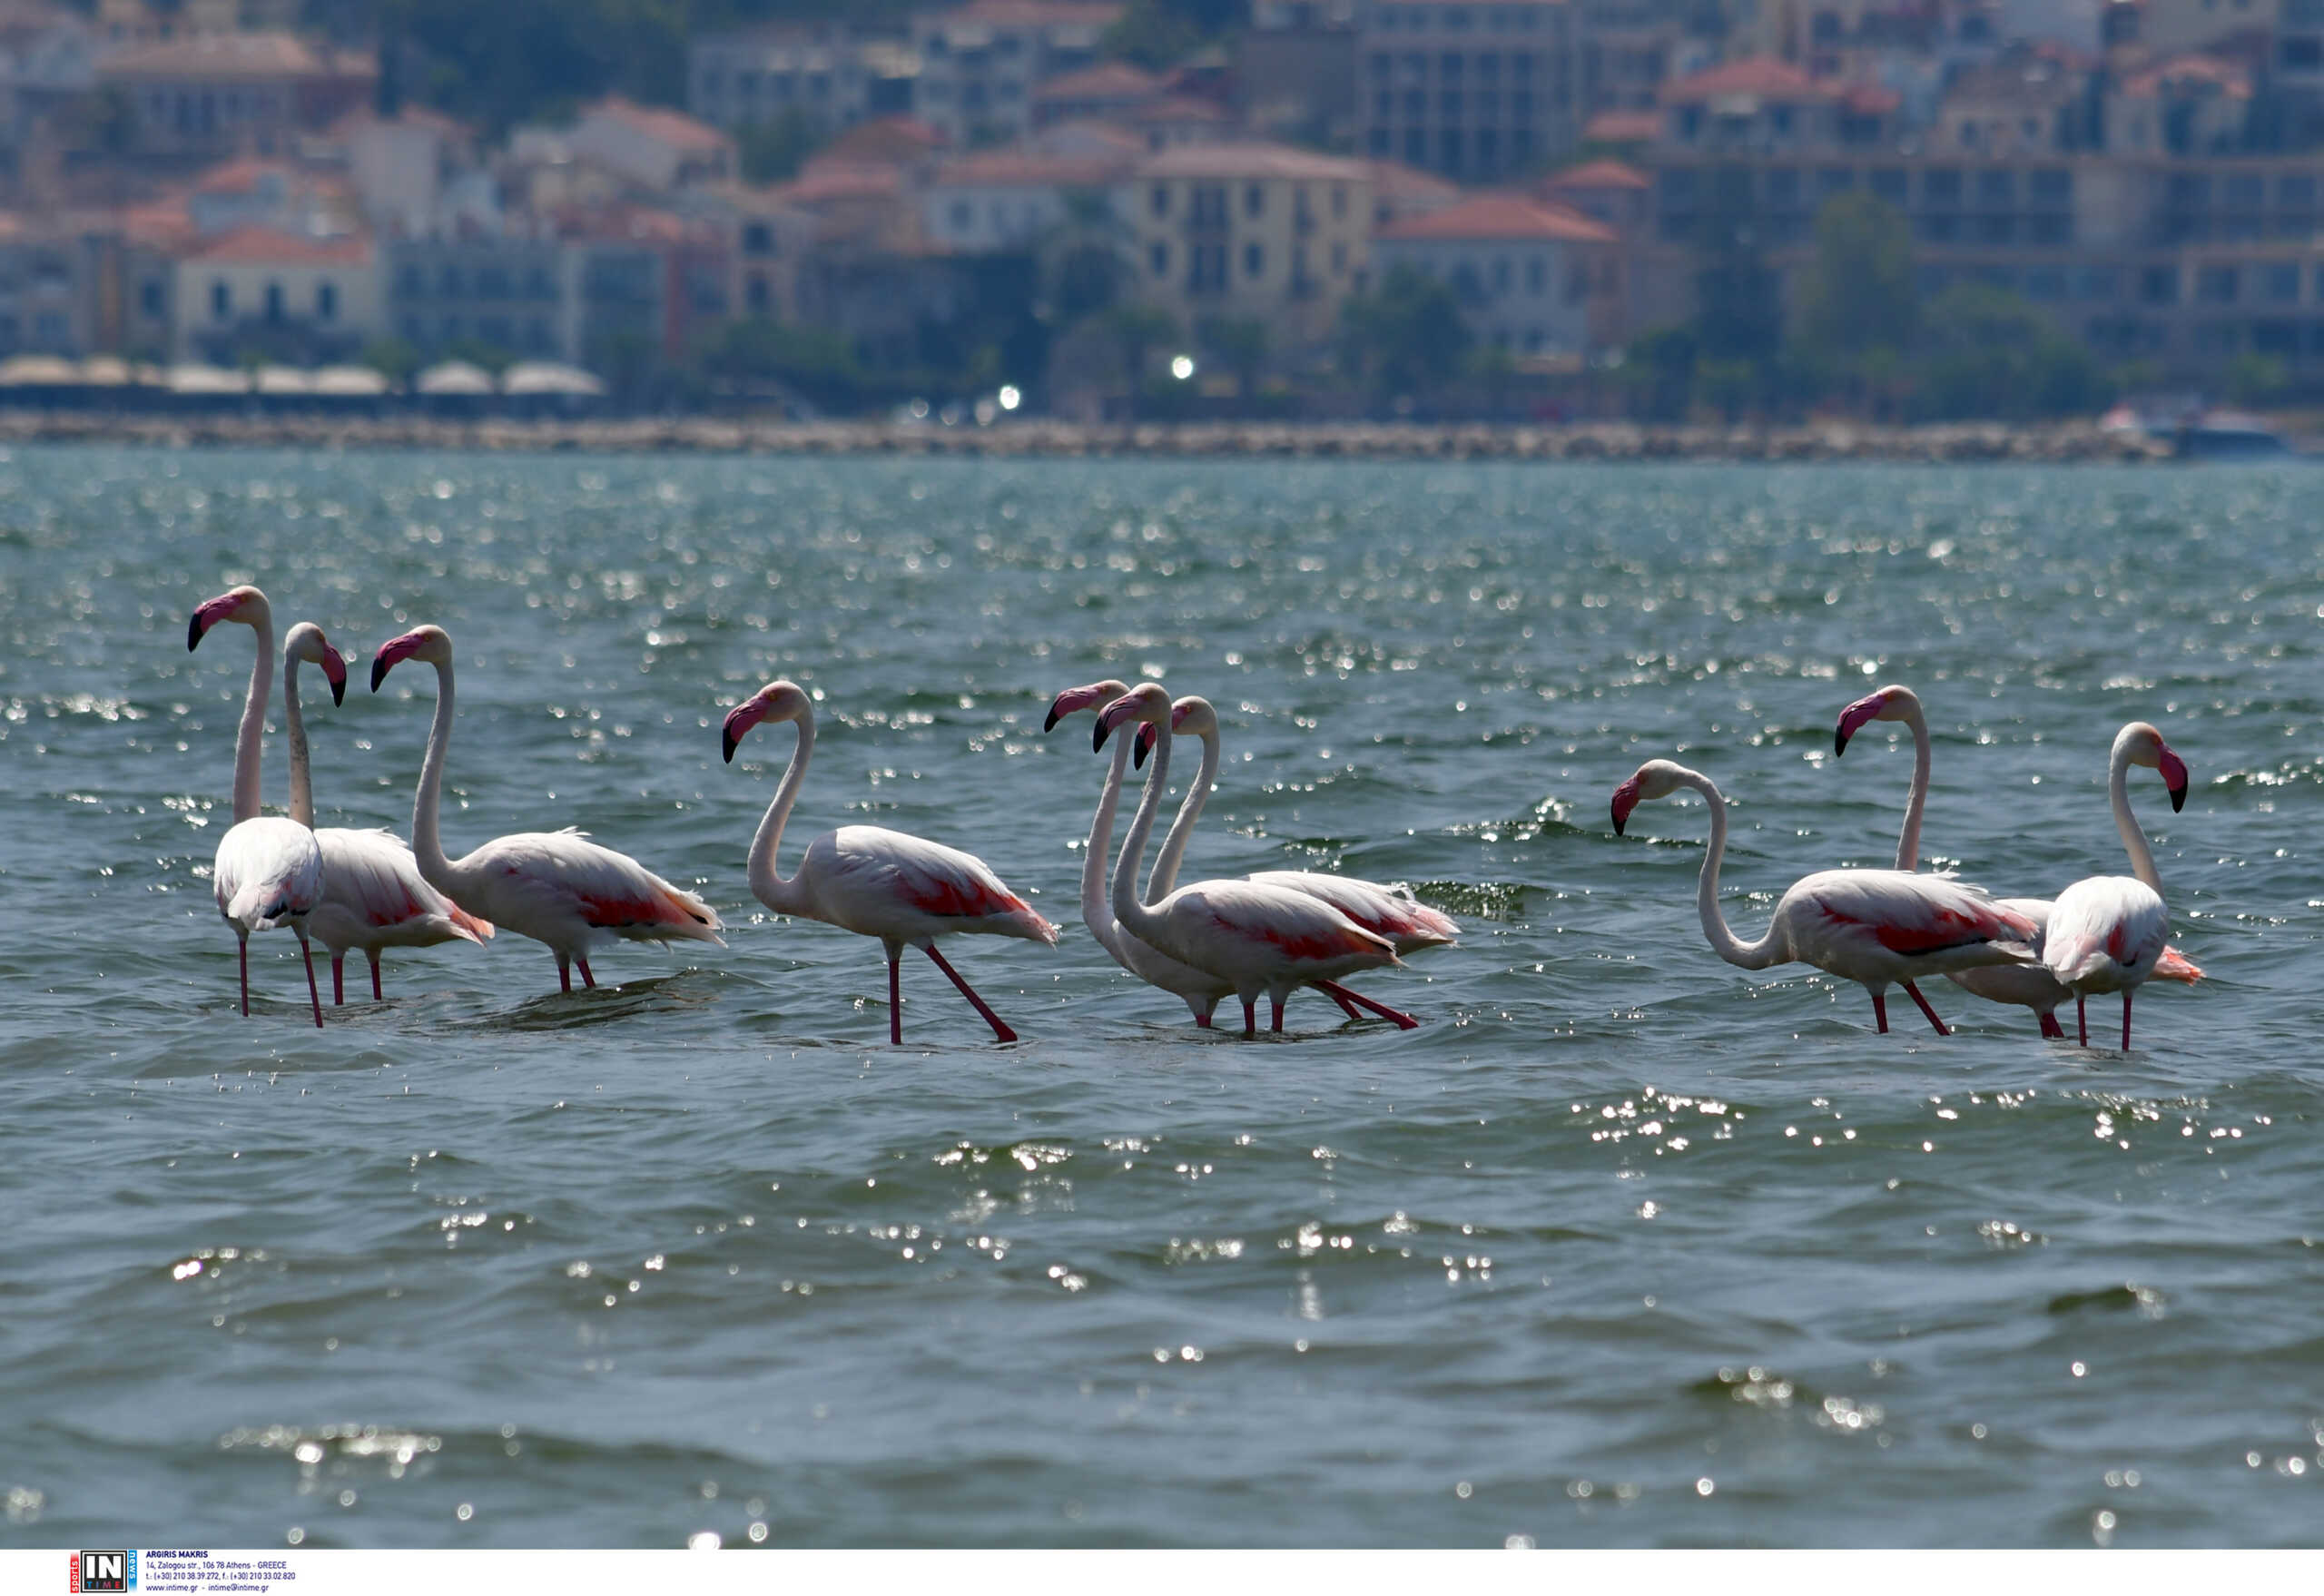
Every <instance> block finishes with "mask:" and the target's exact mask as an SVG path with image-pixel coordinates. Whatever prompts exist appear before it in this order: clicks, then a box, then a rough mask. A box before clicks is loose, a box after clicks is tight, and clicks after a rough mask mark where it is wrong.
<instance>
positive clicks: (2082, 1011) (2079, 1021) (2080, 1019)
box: [2073, 992, 2090, 1048]
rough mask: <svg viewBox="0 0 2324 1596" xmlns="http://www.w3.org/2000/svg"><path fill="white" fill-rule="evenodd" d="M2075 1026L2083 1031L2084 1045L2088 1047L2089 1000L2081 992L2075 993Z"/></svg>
mask: <svg viewBox="0 0 2324 1596" xmlns="http://www.w3.org/2000/svg"><path fill="white" fill-rule="evenodd" d="M2073 1028H2074V1030H2078V1031H2080V1032H2081V1033H2082V1045H2083V1047H2085V1048H2086V1047H2088V1046H2089V1045H2090V1008H2089V1000H2087V999H2085V998H2084V997H2083V995H2082V994H2081V993H2080V992H2076V993H2075V994H2074V995H2073Z"/></svg>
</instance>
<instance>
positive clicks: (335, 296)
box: [174, 227, 384, 366]
mask: <svg viewBox="0 0 2324 1596" xmlns="http://www.w3.org/2000/svg"><path fill="white" fill-rule="evenodd" d="M174 297H175V300H176V303H177V318H176V335H177V339H176V343H177V347H176V350H175V356H176V358H177V359H179V360H206V361H209V362H211V363H212V364H215V365H221V366H231V365H234V364H237V363H238V362H239V361H241V360H243V359H244V358H245V357H248V356H261V357H263V358H264V359H266V360H271V361H281V362H282V363H285V364H289V365H296V366H317V365H327V364H330V363H331V362H334V361H340V360H352V359H353V358H354V357H355V356H356V355H357V354H358V353H359V352H360V351H361V350H362V348H363V346H364V345H365V344H367V343H369V342H370V341H371V340H374V339H376V338H378V337H379V335H380V333H381V332H382V331H383V330H384V320H383V317H382V314H381V310H382V305H381V296H380V292H379V264H378V259H377V256H376V254H375V253H374V251H373V249H372V244H371V241H370V240H369V239H368V238H363V237H341V238H310V237H305V236H301V235H300V234H296V233H288V232H274V231H272V230H271V229H268V228H263V227H244V228H238V229H236V230H235V231H234V232H229V233H226V234H224V235H222V236H221V237H218V238H212V239H205V240H202V241H200V242H198V243H196V244H194V245H192V247H191V248H190V249H189V250H188V251H186V252H185V253H184V254H183V255H182V257H180V259H179V261H178V263H177V273H176V283H175V295H174Z"/></svg>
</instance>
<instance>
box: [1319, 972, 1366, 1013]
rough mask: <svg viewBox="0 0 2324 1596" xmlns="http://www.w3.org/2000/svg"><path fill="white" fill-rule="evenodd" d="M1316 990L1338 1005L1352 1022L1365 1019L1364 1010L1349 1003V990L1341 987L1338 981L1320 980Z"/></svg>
mask: <svg viewBox="0 0 2324 1596" xmlns="http://www.w3.org/2000/svg"><path fill="white" fill-rule="evenodd" d="M1315 990H1317V991H1319V992H1321V993H1323V994H1324V996H1325V997H1327V998H1329V999H1330V1000H1332V1001H1333V1002H1334V1003H1337V1004H1338V1005H1339V1006H1340V1012H1341V1013H1343V1014H1344V1015H1346V1016H1347V1017H1348V1018H1349V1019H1350V1020H1361V1019H1363V1018H1364V1010H1361V1009H1358V1008H1357V1007H1356V1006H1355V1005H1354V1003H1352V1002H1350V1001H1348V995H1347V989H1346V988H1345V987H1344V986H1341V985H1339V984H1338V983H1337V982H1336V981H1328V980H1319V981H1317V982H1316V983H1315Z"/></svg>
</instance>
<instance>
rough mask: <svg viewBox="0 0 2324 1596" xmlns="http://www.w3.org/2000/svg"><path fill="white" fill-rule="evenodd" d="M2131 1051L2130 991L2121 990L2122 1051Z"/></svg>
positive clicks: (2127, 988)
mask: <svg viewBox="0 0 2324 1596" xmlns="http://www.w3.org/2000/svg"><path fill="white" fill-rule="evenodd" d="M2130 1050H2131V989H2130V988H2129V987H2124V988H2123V989H2122V1051H2124V1052H2125V1053H2127V1052H2129V1051H2130Z"/></svg>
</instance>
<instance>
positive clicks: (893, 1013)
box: [888, 948, 904, 1048]
mask: <svg viewBox="0 0 2324 1596" xmlns="http://www.w3.org/2000/svg"><path fill="white" fill-rule="evenodd" d="M902 957H903V951H902V950H901V949H900V948H891V949H889V950H888V1045H889V1046H890V1047H891V1048H901V1047H902V1046H903V1045H904V978H903V972H902V970H901V969H899V968H898V966H897V964H896V961H897V960H899V959H901V958H902Z"/></svg>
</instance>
